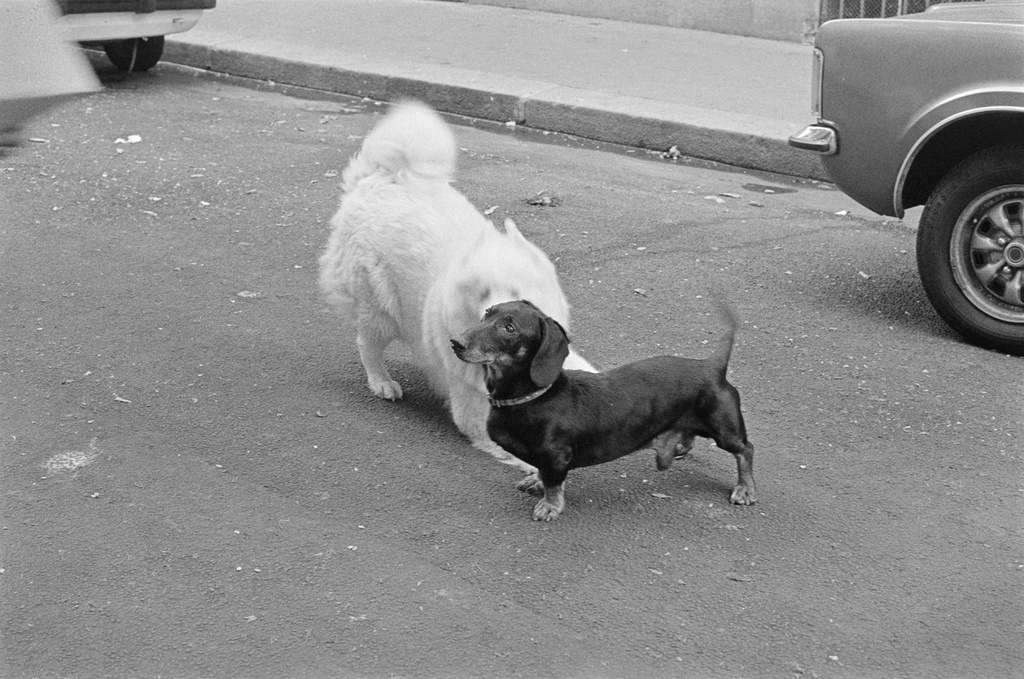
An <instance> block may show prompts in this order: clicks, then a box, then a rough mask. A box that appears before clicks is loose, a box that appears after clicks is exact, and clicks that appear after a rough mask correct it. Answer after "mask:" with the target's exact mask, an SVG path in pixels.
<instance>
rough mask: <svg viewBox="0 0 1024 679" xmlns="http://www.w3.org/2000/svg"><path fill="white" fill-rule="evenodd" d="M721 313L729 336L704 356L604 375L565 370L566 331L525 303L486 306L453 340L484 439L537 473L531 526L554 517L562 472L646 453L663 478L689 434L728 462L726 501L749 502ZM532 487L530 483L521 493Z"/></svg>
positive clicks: (659, 359) (749, 470) (748, 466)
mask: <svg viewBox="0 0 1024 679" xmlns="http://www.w3.org/2000/svg"><path fill="white" fill-rule="evenodd" d="M726 313H727V318H728V321H729V330H728V332H727V333H726V335H725V336H724V337H723V338H722V341H721V347H720V348H719V349H718V350H717V351H716V352H715V354H714V355H713V356H711V358H708V359H706V360H695V359H690V358H679V357H676V356H656V357H653V358H648V359H644V360H640V361H636V362H635V363H629V364H627V365H623V366H620V367H618V368H615V369H613V370H609V371H607V372H604V373H587V372H582V371H579V370H568V371H565V370H563V369H562V361H563V360H564V359H565V357H566V355H567V354H568V352H569V340H568V338H567V337H566V334H565V331H564V330H563V329H562V326H561V325H559V324H558V322H557V321H555V320H554V319H553V318H550V317H549V316H546V315H545V314H544V313H543V312H542V311H540V309H538V308H537V307H535V306H534V305H533V304H531V303H529V302H526V301H519V302H505V303H503V304H498V305H495V306H493V307H491V308H489V309H488V310H487V311H486V312H485V314H484V318H483V320H482V321H481V322H480V323H479V324H477V325H475V326H473V327H472V328H470V329H469V330H467V331H466V332H465V333H464V334H463V335H462V336H461V337H460V338H458V339H453V340H452V348H453V349H454V351H455V354H456V355H457V356H458V357H459V358H460V359H462V360H463V361H466V362H467V363H479V364H483V365H484V367H485V372H486V383H487V391H488V393H489V394H490V399H491V412H490V416H489V417H488V419H487V431H488V433H489V434H490V436H491V439H492V440H494V441H495V442H496V443H497V444H498V445H500V446H502V447H503V448H504V449H505V450H507V451H509V452H510V453H512V454H513V455H515V456H516V457H518V458H520V459H521V460H522V461H524V462H526V463H528V464H531V465H533V466H535V467H537V475H538V476H539V482H540V484H541V485H543V490H544V497H543V498H542V499H541V500H540V502H538V503H537V506H536V507H534V510H533V518H534V519H535V520H537V521H551V520H552V519H554V518H557V517H558V515H559V513H561V511H562V509H563V508H564V506H565V498H564V494H563V483H564V482H565V477H566V475H567V474H568V472H569V470H570V469H575V468H576V467H587V466H590V465H595V464H601V463H602V462H608V461H610V460H614V459H616V458H619V457H622V456H623V455H628V454H629V453H631V452H633V451H636V450H640V449H643V448H650V447H654V448H656V451H657V454H656V461H657V465H658V469H659V470H662V471H663V470H665V469H668V468H669V466H671V464H672V461H673V460H674V459H677V458H680V457H683V456H684V455H686V453H687V452H689V451H690V449H691V448H692V447H693V439H694V437H696V436H703V437H706V438H710V439H713V440H714V441H715V443H716V444H717V445H718V447H719V448H722V449H723V450H726V451H728V452H730V453H732V454H733V455H734V456H735V457H736V466H737V468H738V470H739V480H738V482H737V484H736V487H735V488H734V489H733V491H732V497H731V500H732V502H733V503H734V504H741V505H749V504H752V503H753V502H754V501H755V497H754V493H755V487H754V466H753V465H754V446H753V445H752V444H751V443H750V442H749V441H748V440H747V432H746V427H745V425H744V423H743V414H742V413H741V412H740V397H739V393H738V392H737V391H736V389H735V388H734V387H733V386H732V385H731V384H729V382H727V381H726V379H725V374H726V370H727V368H728V364H729V356H730V355H731V354H732V344H733V337H734V336H735V333H736V325H737V321H736V318H735V316H734V315H733V313H732V312H731V311H730V310H728V309H726ZM536 484H537V478H535V477H533V476H530V477H527V478H526V479H525V480H524V481H523V482H522V483H520V484H519V488H520V489H521V490H531V489H535V488H534V486H535V485H536Z"/></svg>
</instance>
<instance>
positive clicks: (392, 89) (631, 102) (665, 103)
mask: <svg viewBox="0 0 1024 679" xmlns="http://www.w3.org/2000/svg"><path fill="white" fill-rule="evenodd" d="M164 59H165V61H169V62H173V63H179V64H185V65H188V66H193V67H197V68H203V69H209V70H213V71H217V72H223V73H228V74H231V75H236V76H243V77H248V78H256V79H261V80H270V81H274V82H278V83H282V84H288V85H297V86H302V87H309V88H314V89H321V90H327V91H331V92H337V93H343V94H350V95H355V96H360V97H369V98H372V99H377V100H383V101H394V100H396V99H401V98H406V97H415V98H418V99H422V100H424V101H426V102H428V103H430V104H431V105H433V106H434V107H436V108H437V109H439V110H441V111H445V112H449V113H455V114H460V115H466V116H472V117H476V118H484V119H489V120H497V121H501V122H508V121H515V122H516V123H517V124H519V125H526V126H529V127H533V128H538V129H542V130H550V131H555V132H564V133H567V134H573V135H578V136H581V137H585V138H588V139H595V140H599V141H606V142H613V143H618V144H626V145H629V146H636V147H642V148H647V149H653V150H657V151H667V150H668V149H670V148H672V147H673V146H674V147H676V148H677V149H678V150H679V152H680V153H682V154H683V155H687V156H694V157H697V158H705V159H709V160H715V161H719V162H723V163H728V164H730V165H736V166H740V167H746V168H752V169H758V170H768V171H772V172H780V173H783V174H789V175H794V176H800V177H811V178H816V179H824V178H826V176H825V174H824V171H823V169H822V167H821V163H820V161H819V160H818V158H817V156H816V155H815V154H813V153H808V152H803V151H798V150H796V149H792V148H790V147H789V146H788V144H787V142H786V139H787V138H788V137H789V135H790V134H792V133H794V132H796V131H797V130H799V129H800V128H801V127H803V126H804V125H806V124H807V123H809V122H811V114H810V85H811V82H810V79H811V47H809V46H807V45H798V44H795V43H788V42H776V41H772V40H763V39H759V38H746V37H740V36H734V35H724V34H718V33H705V32H701V31H691V30H686V29H679V28H669V27H664V26H653V25H648V24H635V23H627V22H620V21H611V20H605V19H594V18H587V17H576V16H568V15H562V14H552V13H547V12H535V11H528V10H519V9H506V8H502V7H493V6H487V5H470V4H463V3H456V2H439V1H437V0H289V1H282V0H218V3H217V7H216V9H214V10H213V11H210V12H207V13H206V15H205V16H204V17H203V19H202V21H200V22H199V24H198V25H197V26H196V27H195V28H194V29H192V30H191V31H188V32H186V33H181V34H177V35H173V36H169V39H168V42H167V47H166V50H165V53H164Z"/></svg>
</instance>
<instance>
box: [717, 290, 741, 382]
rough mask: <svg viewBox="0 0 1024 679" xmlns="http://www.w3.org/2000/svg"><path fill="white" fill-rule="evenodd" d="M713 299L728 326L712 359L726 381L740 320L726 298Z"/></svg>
mask: <svg viewBox="0 0 1024 679" xmlns="http://www.w3.org/2000/svg"><path fill="white" fill-rule="evenodd" d="M712 299H714V302H715V306H716V307H718V311H719V313H720V314H721V315H722V317H723V318H725V321H726V324H727V327H726V331H725V333H724V334H723V335H722V336H721V337H720V338H719V340H718V348H717V349H715V353H714V354H713V355H712V356H711V359H710V360H711V362H712V363H713V364H714V365H715V366H716V367H717V368H718V372H719V374H720V375H721V377H722V379H723V380H724V379H725V373H726V371H727V370H728V369H729V359H730V358H731V357H732V345H733V343H734V342H735V341H736V330H737V329H738V328H739V326H740V319H739V316H737V315H736V309H734V308H733V306H732V304H730V303H729V302H728V301H727V300H726V299H725V298H724V297H719V296H714V297H713V298H712Z"/></svg>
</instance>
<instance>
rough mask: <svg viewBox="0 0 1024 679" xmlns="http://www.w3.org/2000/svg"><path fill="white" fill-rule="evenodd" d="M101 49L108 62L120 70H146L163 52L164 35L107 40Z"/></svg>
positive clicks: (151, 66) (153, 64)
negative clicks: (114, 40) (105, 54)
mask: <svg viewBox="0 0 1024 679" xmlns="http://www.w3.org/2000/svg"><path fill="white" fill-rule="evenodd" d="M103 51H104V52H106V53H107V58H108V59H110V63H112V64H113V65H114V66H115V67H117V68H118V69H120V70H122V71H148V70H149V69H151V68H153V67H154V66H156V64H157V62H158V61H160V57H162V56H163V54H164V36H162V35H156V36H153V37H151V38H132V39H130V40H118V41H117V42H108V43H104V44H103Z"/></svg>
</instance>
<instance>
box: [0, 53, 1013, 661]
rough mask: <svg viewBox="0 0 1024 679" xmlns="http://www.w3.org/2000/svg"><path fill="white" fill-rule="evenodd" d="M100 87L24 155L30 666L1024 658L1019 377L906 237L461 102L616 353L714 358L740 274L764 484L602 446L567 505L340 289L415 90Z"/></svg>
mask: <svg viewBox="0 0 1024 679" xmlns="http://www.w3.org/2000/svg"><path fill="white" fill-rule="evenodd" d="M101 77H102V78H103V80H104V83H105V86H106V88H105V90H104V91H103V92H101V93H98V94H96V95H94V96H91V97H89V98H87V99H83V100H80V101H77V102H73V103H71V104H68V105H66V106H64V107H62V108H60V109H57V110H55V111H53V112H52V113H50V114H48V115H46V116H45V117H43V118H40V119H38V120H36V121H35V122H34V124H33V126H32V128H31V129H30V130H28V131H27V135H28V136H29V137H32V138H34V139H35V141H32V142H28V143H27V144H26V146H25V147H24V148H22V149H21V150H20V151H19V152H18V153H17V154H16V155H14V156H11V157H7V158H4V159H3V160H0V192H2V195H0V209H2V211H3V213H2V222H0V243H2V255H0V270H2V271H3V285H2V287H0V305H2V306H0V309H2V313H3V323H2V325H0V333H2V337H0V341H2V344H3V347H4V350H3V352H2V356H0V398H2V410H0V417H2V420H0V479H2V483H3V487H2V492H0V598H2V601H3V608H4V615H3V616H2V622H0V675H2V676H4V677H11V678H20V677H259V678H261V677H268V678H269V677H538V676H551V677H666V676H679V677H721V676H736V677H821V678H825V677H851V678H853V677H856V678H861V677H886V678H894V677H896V678H898V677H929V678H935V677H938V678H944V677H972V678H980V677H993V678H998V677H1020V676H1022V668H1024V650H1022V646H1021V644H1020V639H1021V632H1022V610H1024V607H1022V592H1024V587H1022V579H1024V553H1022V540H1021V538H1022V524H1021V520H1020V519H1021V516H1022V509H1024V506H1022V504H1024V503H1022V495H1024V485H1022V478H1021V450H1022V445H1021V440H1022V435H1024V431H1022V416H1021V413H1022V412H1024V391H1022V389H1021V375H1022V374H1024V364H1022V363H1021V361H1020V359H1017V358H1010V357H1007V356H1004V355H999V354H996V353H992V352H987V351H983V350H980V349H977V348H975V347H971V346H969V345H966V344H964V343H962V342H960V341H959V340H958V338H957V337H956V336H955V335H953V334H952V333H951V332H950V331H949V330H948V329H947V328H946V327H945V326H944V325H943V324H942V323H941V322H940V321H939V320H938V319H937V318H936V316H935V314H934V313H933V311H932V310H931V308H930V307H929V306H928V304H927V302H926V301H925V298H924V294H923V292H922V291H921V289H920V286H919V284H918V281H917V275H916V272H915V269H914V233H913V230H912V229H911V228H910V227H909V226H908V225H906V224H904V223H900V222H886V221H883V220H881V219H880V218H877V217H873V216H871V215H870V214H866V213H864V212H863V211H859V210H858V209H857V208H856V207H855V206H854V205H853V203H852V202H851V201H849V200H848V199H846V198H844V197H843V196H842V195H841V194H840V193H838V192H837V191H835V190H834V189H833V188H832V187H831V186H829V185H827V184H815V183H809V182H795V181H790V180H788V179H785V178H783V177H778V176H771V175H755V174H744V173H739V172H735V171H730V170H729V168H725V167H708V166H704V165H699V164H697V163H693V162H688V161H687V160H686V159H674V160H668V159H663V158H660V157H658V156H657V155H654V154H650V153H647V152H630V151H629V150H628V149H618V150H616V149H609V148H588V147H585V146H584V145H581V144H578V143H575V142H573V141H572V140H565V139H556V138H555V137H553V136H551V135H547V136H545V135H542V134H538V133H523V132H522V131H515V132H513V131H509V130H507V129H504V128H502V127H500V126H483V125H477V127H474V126H473V123H472V121H457V122H460V125H459V126H458V127H456V134H457V137H458V139H459V144H460V147H461V148H462V150H461V153H460V159H459V160H460V175H459V180H458V184H457V185H458V187H459V188H460V189H461V190H462V191H464V192H465V193H466V194H467V195H468V196H469V197H470V199H471V200H472V201H473V202H474V203H475V204H476V205H478V206H479V207H480V208H481V209H482V210H490V211H491V216H492V218H494V219H496V220H501V219H502V218H504V217H505V216H511V217H513V218H515V219H516V220H517V222H518V224H519V225H520V228H521V229H522V230H523V231H524V232H525V233H526V235H527V236H528V237H529V238H531V239H532V240H533V241H534V242H536V243H537V244H538V245H540V246H541V247H543V248H544V249H545V250H546V251H547V252H548V253H549V254H550V255H551V257H552V258H553V259H555V260H556V262H557V266H558V268H559V271H560V275H561V277H562V282H563V287H564V288H565V290H566V293H567V294H568V296H569V298H570V299H571V301H572V303H573V305H574V316H573V337H574V340H575V342H576V346H577V347H578V348H579V351H580V352H581V353H582V354H583V355H584V356H586V357H587V358H588V359H590V360H591V361H593V362H594V363H596V364H597V365H599V366H603V367H610V366H614V365H618V364H621V363H625V362H628V361H630V360H634V359H636V358H639V357H643V356H648V355H654V354H659V353H678V354H681V355H687V356H703V355H706V354H707V353H709V352H710V350H711V348H712V347H713V346H714V343H715V339H716V337H717V336H718V335H719V333H720V332H721V331H722V329H723V323H722V321H721V319H720V318H719V317H718V316H717V314H716V312H715V308H714V305H713V303H712V302H711V299H710V295H712V294H724V295H725V296H726V297H727V298H728V299H729V300H730V301H731V302H732V303H733V304H734V305H735V307H736V308H737V310H738V312H739V315H740V316H741V319H742V327H741V329H740V332H739V335H738V338H737V342H736V347H735V351H734V354H733V360H732V363H731V369H730V380H731V381H732V382H733V383H734V384H735V385H736V386H737V388H738V389H739V390H740V393H741V394H742V398H743V404H744V412H745V416H746V420H747V426H748V429H749V432H750V437H751V440H752V441H753V442H754V444H755V445H756V447H757V455H756V460H755V472H756V476H757V481H758V497H759V502H758V503H757V504H756V505H753V506H751V507H734V506H731V505H730V504H729V502H728V496H729V491H730V489H731V487H732V484H733V483H734V481H735V474H736V472H735V465H734V462H733V459H732V456H731V455H729V454H727V453H724V452H723V451H720V450H717V449H715V448H714V447H713V446H710V445H709V444H708V443H707V442H700V443H699V445H698V446H697V448H696V449H695V451H694V453H692V454H691V456H690V458H689V459H687V460H685V461H683V462H681V463H678V464H676V465H675V466H674V467H673V468H672V469H671V470H670V471H668V472H665V473H659V472H657V471H655V466H654V458H653V455H651V454H646V453H641V454H637V455H633V456H629V457H626V458H622V459H620V460H617V461H615V462H614V463H611V464H607V465H604V466H599V467H593V468H588V469H582V470H576V471H574V472H573V473H572V474H571V475H570V479H569V484H568V486H567V507H566V510H565V512H564V514H563V515H562V516H561V518H559V519H558V520H557V521H555V522H553V523H550V524H540V523H535V522H533V521H531V520H530V512H531V508H532V505H533V502H534V499H533V498H531V497H528V496H526V495H524V494H521V493H518V492H516V490H515V489H514V484H515V483H516V481H518V476H517V475H516V473H515V472H514V471H513V470H511V469H509V468H507V467H503V466H501V465H499V464H498V463H496V462H494V461H493V460H491V459H490V458H489V457H487V456H486V455H484V454H482V453H480V452H478V451H476V450H475V449H473V448H472V447H471V446H470V445H469V444H468V443H467V442H466V440H465V439H463V438H462V437H461V436H460V435H459V433H458V432H457V431H456V430H455V428H454V426H453V425H452V424H451V423H450V420H449V418H448V416H447V415H446V413H445V411H444V408H443V404H442V403H440V402H439V400H438V399H437V398H435V397H433V396H431V395H430V393H428V391H427V388H426V386H425V384H424V382H423V380H422V378H421V376H420V374H419V373H418V372H417V371H416V369H415V368H414V367H412V366H411V365H410V363H409V359H408V354H407V352H405V351H403V350H401V349H396V350H395V351H393V352H391V354H390V355H389V361H390V365H391V366H392V369H393V373H394V374H395V375H396V378H397V379H398V380H399V381H400V382H401V383H402V384H403V386H404V389H405V393H406V398H405V400H403V401H401V402H398V403H389V402H384V401H381V400H378V399H376V398H374V397H373V396H372V395H371V393H370V392H369V390H368V389H367V388H366V385H365V382H364V376H363V371H362V369H361V366H360V363H359V359H358V355H357V352H356V347H355V343H354V340H353V336H352V332H351V329H350V328H349V327H348V326H347V325H346V324H345V323H344V322H342V321H341V320H340V319H338V318H336V317H335V316H333V315H332V314H330V313H329V312H328V310H327V308H326V305H325V303H324V302H323V301H322V299H321V298H320V296H319V293H318V291H317V284H316V279H317V258H318V256H319V254H320V252H321V249H322V247H323V246H324V244H325V243H326V238H327V228H328V227H327V221H328V220H329V218H330V216H331V214H332V212H333V211H334V209H335V207H336V205H337V200H338V183H339V181H340V178H339V175H340V173H341V171H342V169H343V168H344V166H345V164H346V162H347V160H348V158H349V157H350V156H351V154H352V153H354V152H355V150H356V149H357V148H358V145H359V143H360V140H361V137H362V135H364V134H365V133H366V131H367V130H368V129H369V128H370V126H371V125H372V124H373V122H374V120H375V119H376V118H375V116H376V114H378V113H379V112H380V111H381V110H382V108H383V107H380V106H376V105H374V104H373V103H372V102H360V101H355V100H346V99H340V98H332V99H326V100H325V99H321V100H313V99H306V98H302V97H297V96H286V95H285V94H283V93H281V92H279V91H272V90H260V89H256V88H252V87H240V86H238V85H237V84H236V83H235V82H234V81H226V80H217V79H214V78H212V77H209V76H201V75H196V74H194V73H192V72H190V71H186V70H183V69H178V68H174V67H166V66H163V67H158V68H156V69H154V70H153V71H152V72H150V73H149V74H142V75H136V76H132V77H124V76H122V75H119V74H115V73H113V72H112V71H110V70H104V69H101ZM540 192H546V195H549V196H555V197H557V199H558V200H554V201H534V202H540V203H548V204H537V205H534V204H530V203H529V202H528V200H529V199H531V198H533V197H535V196H537V195H538V193H540ZM552 203H553V204H552ZM492 208H493V210H492Z"/></svg>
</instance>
